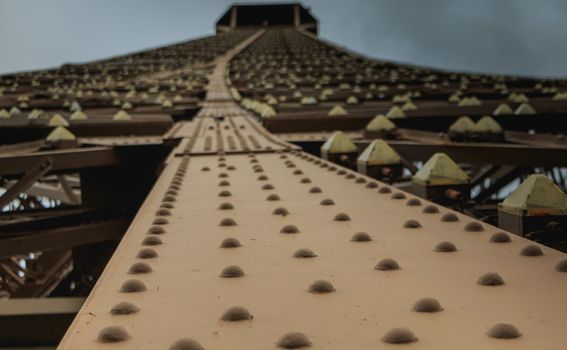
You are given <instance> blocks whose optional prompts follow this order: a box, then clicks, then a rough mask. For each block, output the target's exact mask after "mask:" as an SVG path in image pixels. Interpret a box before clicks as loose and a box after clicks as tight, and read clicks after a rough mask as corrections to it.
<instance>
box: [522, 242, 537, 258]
mask: <svg viewBox="0 0 567 350" xmlns="http://www.w3.org/2000/svg"><path fill="white" fill-rule="evenodd" d="M520 255H523V256H541V255H543V250H541V248H540V247H538V246H537V245H535V244H528V245H527V246H525V247H524V248H522V250H520Z"/></svg>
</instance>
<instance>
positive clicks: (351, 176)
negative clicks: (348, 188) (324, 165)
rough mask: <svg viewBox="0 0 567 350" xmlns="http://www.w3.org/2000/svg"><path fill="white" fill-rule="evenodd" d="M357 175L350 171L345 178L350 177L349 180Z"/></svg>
mask: <svg viewBox="0 0 567 350" xmlns="http://www.w3.org/2000/svg"><path fill="white" fill-rule="evenodd" d="M355 177H356V175H354V174H353V173H348V174H347V175H346V176H345V178H346V179H349V180H350V179H354V178H355Z"/></svg>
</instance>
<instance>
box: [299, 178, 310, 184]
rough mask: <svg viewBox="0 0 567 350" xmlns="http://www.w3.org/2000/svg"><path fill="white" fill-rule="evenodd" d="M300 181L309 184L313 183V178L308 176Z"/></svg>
mask: <svg viewBox="0 0 567 350" xmlns="http://www.w3.org/2000/svg"><path fill="white" fill-rule="evenodd" d="M299 182H300V183H302V184H308V183H311V179H309V178H308V177H304V178H303V179H301V180H299Z"/></svg>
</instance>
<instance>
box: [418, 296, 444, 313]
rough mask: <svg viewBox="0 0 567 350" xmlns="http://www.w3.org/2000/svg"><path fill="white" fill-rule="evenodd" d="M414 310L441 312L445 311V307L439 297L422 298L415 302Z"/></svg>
mask: <svg viewBox="0 0 567 350" xmlns="http://www.w3.org/2000/svg"><path fill="white" fill-rule="evenodd" d="M412 310H413V311H415V312H439V311H443V308H442V307H441V304H440V303H439V301H437V299H434V298H422V299H419V300H418V301H416V302H415V303H414V304H413V308H412Z"/></svg>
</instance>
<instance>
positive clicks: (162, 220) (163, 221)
mask: <svg viewBox="0 0 567 350" xmlns="http://www.w3.org/2000/svg"><path fill="white" fill-rule="evenodd" d="M152 224H153V225H167V224H169V221H167V219H165V218H161V217H159V218H155V219H154V221H152Z"/></svg>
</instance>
